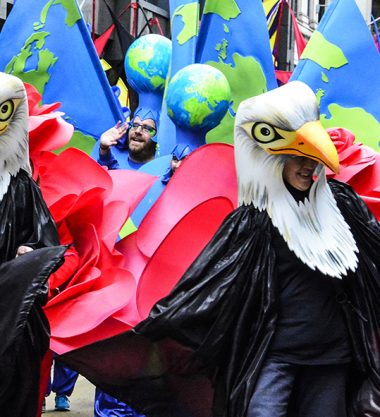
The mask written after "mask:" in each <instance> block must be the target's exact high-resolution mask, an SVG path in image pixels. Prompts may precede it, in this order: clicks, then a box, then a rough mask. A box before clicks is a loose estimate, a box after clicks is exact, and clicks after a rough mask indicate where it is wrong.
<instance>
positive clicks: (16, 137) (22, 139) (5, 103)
mask: <svg viewBox="0 0 380 417" xmlns="http://www.w3.org/2000/svg"><path fill="white" fill-rule="evenodd" d="M20 169H24V170H25V171H27V172H28V173H30V172H31V168H30V163H29V145H28V102H27V97H26V91H25V88H24V84H23V82H22V81H21V80H20V79H19V78H17V77H15V76H13V75H10V74H5V73H2V72H0V199H1V198H2V197H3V195H4V194H5V193H6V192H7V189H8V186H9V182H10V178H11V176H16V175H17V173H18V172H19V171H20Z"/></svg>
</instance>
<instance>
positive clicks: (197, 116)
mask: <svg viewBox="0 0 380 417" xmlns="http://www.w3.org/2000/svg"><path fill="white" fill-rule="evenodd" d="M230 98H231V89H230V85H229V84H228V81H227V78H226V77H225V76H224V74H223V73H222V72H221V71H219V70H218V69H216V68H214V67H212V66H210V65H206V64H193V65H188V66H187V67H184V68H182V69H181V70H179V71H178V72H177V73H176V74H175V75H174V77H173V78H172V79H171V81H170V83H169V85H168V90H167V94H166V101H167V108H168V115H169V117H170V118H171V119H172V120H173V122H174V123H175V124H176V125H177V126H180V127H183V128H186V129H192V130H204V131H208V130H210V129H212V128H214V127H215V126H217V125H218V124H219V122H220V121H221V120H222V118H223V117H224V115H225V114H226V111H227V110H228V106H229V103H230Z"/></svg>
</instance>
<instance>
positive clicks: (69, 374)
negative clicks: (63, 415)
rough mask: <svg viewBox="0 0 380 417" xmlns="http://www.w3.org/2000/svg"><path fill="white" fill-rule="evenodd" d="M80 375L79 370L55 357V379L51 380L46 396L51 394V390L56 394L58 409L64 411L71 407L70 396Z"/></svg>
mask: <svg viewBox="0 0 380 417" xmlns="http://www.w3.org/2000/svg"><path fill="white" fill-rule="evenodd" d="M78 375H79V374H78V372H76V371H73V370H72V369H70V368H68V367H67V366H65V365H63V364H62V363H61V362H60V361H59V360H57V358H55V359H54V366H53V381H51V380H49V384H48V389H47V392H46V396H49V395H50V393H51V391H53V392H54V393H55V394H56V397H55V409H56V410H59V411H63V410H69V409H70V403H69V400H68V397H70V396H71V394H72V393H73V391H74V387H75V383H76V382H77V379H78Z"/></svg>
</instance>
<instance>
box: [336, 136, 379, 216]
mask: <svg viewBox="0 0 380 417" xmlns="http://www.w3.org/2000/svg"><path fill="white" fill-rule="evenodd" d="M328 133H329V135H330V137H331V139H332V140H333V142H334V144H335V146H336V148H337V150H338V154H339V162H340V173H339V174H338V175H335V174H333V173H332V172H331V171H330V172H328V176H329V177H330V178H335V179H337V180H340V181H343V182H345V183H347V184H349V185H351V186H352V188H353V189H354V190H355V191H356V192H357V193H358V194H359V195H360V196H361V197H362V198H363V200H364V201H365V202H366V204H367V205H368V207H369V208H370V209H371V211H372V212H373V213H374V215H375V216H376V217H377V219H380V154H378V153H377V152H375V151H373V150H372V149H371V148H369V147H368V146H365V145H363V144H361V143H355V136H354V135H353V134H352V133H351V132H350V131H349V130H347V129H343V128H337V129H328Z"/></svg>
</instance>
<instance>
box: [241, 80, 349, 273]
mask: <svg viewBox="0 0 380 417" xmlns="http://www.w3.org/2000/svg"><path fill="white" fill-rule="evenodd" d="M234 141H235V164H236V171H237V177H238V187H239V204H240V205H242V204H253V205H254V206H255V207H256V208H257V209H259V210H266V211H267V213H268V215H269V217H270V218H271V221H272V223H273V225H274V226H275V227H276V228H277V229H278V230H279V232H280V234H281V235H282V236H283V238H284V239H285V241H286V243H287V244H288V247H289V249H290V250H292V251H294V252H295V254H296V255H297V256H298V257H299V258H300V259H301V260H302V261H303V262H304V263H305V264H307V265H308V266H309V267H310V268H311V269H316V268H317V269H319V270H320V271H321V272H322V273H324V274H327V275H330V276H334V277H341V276H342V275H345V274H346V273H347V271H348V270H349V269H351V270H353V271H354V270H355V269H356V267H357V257H356V252H357V247H356V243H355V240H354V238H353V236H352V233H351V231H350V228H349V226H348V225H347V223H346V221H345V220H344V218H343V216H342V214H341V213H340V211H339V209H338V207H337V204H336V201H335V199H334V196H333V195H332V192H331V190H330V188H329V186H328V185H327V182H326V176H325V168H324V167H325V166H327V167H329V168H330V169H331V170H332V171H334V172H338V171H339V158H338V153H337V151H336V149H335V146H334V144H333V142H332V140H331V139H330V137H329V135H328V133H327V132H326V130H325V129H324V128H323V127H322V125H321V123H320V121H319V106H318V103H317V100H316V97H315V95H314V93H313V91H312V90H311V89H310V87H308V86H307V85H306V84H304V83H303V82H301V81H292V82H290V83H288V84H285V85H283V86H281V87H279V88H277V89H274V90H271V91H269V92H267V93H264V94H261V95H259V96H256V97H252V98H249V99H247V100H244V101H243V102H242V103H241V104H240V106H239V108H238V111H237V114H236V118H235V138H234ZM290 155H298V156H305V157H308V158H311V159H313V160H315V161H317V162H318V164H319V165H318V166H317V168H316V171H315V174H316V175H317V178H316V180H315V181H314V183H313V185H312V187H311V189H310V191H309V196H308V198H307V199H305V201H304V202H297V201H296V200H295V199H294V198H293V196H292V195H291V194H290V192H289V191H288V189H287V188H286V186H285V184H284V180H283V177H282V173H283V169H284V166H285V162H286V160H287V158H289V156H290Z"/></svg>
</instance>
